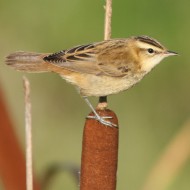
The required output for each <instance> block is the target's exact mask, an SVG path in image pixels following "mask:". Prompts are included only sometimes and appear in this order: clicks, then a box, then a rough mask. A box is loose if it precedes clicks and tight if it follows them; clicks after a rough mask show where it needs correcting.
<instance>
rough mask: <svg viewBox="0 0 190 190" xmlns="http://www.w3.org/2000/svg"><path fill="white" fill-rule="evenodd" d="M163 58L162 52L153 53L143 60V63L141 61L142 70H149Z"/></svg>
mask: <svg viewBox="0 0 190 190" xmlns="http://www.w3.org/2000/svg"><path fill="white" fill-rule="evenodd" d="M164 58H165V56H164V55H163V54H158V55H154V56H153V57H152V58H150V59H149V60H148V61H145V62H144V63H142V70H143V71H145V72H150V71H151V70H152V69H153V68H154V67H155V66H156V65H157V64H159V63H160V61H162V60H163V59H164Z"/></svg>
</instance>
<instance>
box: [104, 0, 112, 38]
mask: <svg viewBox="0 0 190 190" xmlns="http://www.w3.org/2000/svg"><path fill="white" fill-rule="evenodd" d="M105 11H106V12H105V25H104V40H109V39H110V38H111V18H112V0H106V6H105Z"/></svg>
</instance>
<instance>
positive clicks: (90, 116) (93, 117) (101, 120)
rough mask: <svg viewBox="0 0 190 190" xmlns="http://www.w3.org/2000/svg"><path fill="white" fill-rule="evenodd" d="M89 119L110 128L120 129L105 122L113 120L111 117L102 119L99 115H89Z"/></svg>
mask: <svg viewBox="0 0 190 190" xmlns="http://www.w3.org/2000/svg"><path fill="white" fill-rule="evenodd" d="M87 118H88V119H95V120H97V121H99V122H100V123H101V124H103V125H106V126H109V127H115V128H117V127H118V126H117V125H116V124H114V123H112V122H110V121H106V120H105V119H112V117H111V116H103V117H101V116H99V115H98V116H95V115H94V116H93V115H89V116H87Z"/></svg>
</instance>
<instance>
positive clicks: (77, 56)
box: [44, 40, 129, 77]
mask: <svg viewBox="0 0 190 190" xmlns="http://www.w3.org/2000/svg"><path fill="white" fill-rule="evenodd" d="M123 48H125V43H124V42H123V41H122V40H108V41H103V42H99V43H94V44H88V45H80V46H76V47H74V48H72V49H68V50H63V51H60V52H58V53H55V54H51V55H49V56H47V57H44V60H45V61H46V62H49V63H51V64H54V65H56V66H58V67H61V68H65V69H68V70H71V71H75V72H80V73H87V74H95V75H109V76H113V77H114V76H115V77H116V76H124V75H126V73H127V72H128V70H129V68H128V65H126V59H125V55H124V54H126V51H125V50H124V49H123Z"/></svg>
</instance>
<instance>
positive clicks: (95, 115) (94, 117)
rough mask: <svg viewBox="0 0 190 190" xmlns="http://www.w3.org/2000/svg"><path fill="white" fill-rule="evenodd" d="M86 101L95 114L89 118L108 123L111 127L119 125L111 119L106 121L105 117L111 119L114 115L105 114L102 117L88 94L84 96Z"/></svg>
mask: <svg viewBox="0 0 190 190" xmlns="http://www.w3.org/2000/svg"><path fill="white" fill-rule="evenodd" d="M83 98H84V100H85V102H86V103H87V105H88V106H89V107H90V109H91V110H92V112H93V113H94V116H87V118H89V119H96V120H98V121H99V122H100V123H102V124H103V125H107V126H109V127H117V125H115V124H114V123H111V122H110V121H106V120H105V119H110V118H112V117H110V116H104V117H101V116H100V115H99V114H98V113H97V112H96V110H95V109H94V107H93V106H92V104H91V103H90V101H89V100H88V98H87V97H86V96H83Z"/></svg>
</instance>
